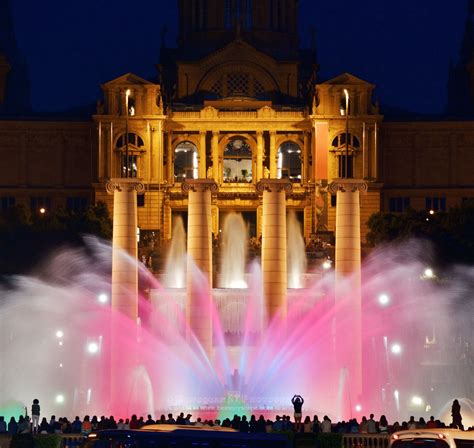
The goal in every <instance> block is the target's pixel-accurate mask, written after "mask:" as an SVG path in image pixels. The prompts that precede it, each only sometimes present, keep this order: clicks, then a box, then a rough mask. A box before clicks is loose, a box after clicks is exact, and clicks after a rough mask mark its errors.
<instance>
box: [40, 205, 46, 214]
mask: <svg viewBox="0 0 474 448" xmlns="http://www.w3.org/2000/svg"><path fill="white" fill-rule="evenodd" d="M39 212H40V213H41V214H42V215H44V214H45V213H46V209H45V208H44V207H41V208H40V209H39Z"/></svg>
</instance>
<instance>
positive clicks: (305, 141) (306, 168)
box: [301, 132, 311, 183]
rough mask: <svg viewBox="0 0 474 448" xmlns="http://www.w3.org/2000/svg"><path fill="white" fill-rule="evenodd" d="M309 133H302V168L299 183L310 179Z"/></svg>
mask: <svg viewBox="0 0 474 448" xmlns="http://www.w3.org/2000/svg"><path fill="white" fill-rule="evenodd" d="M310 137H311V134H310V133H309V132H305V133H304V134H303V170H302V173H301V177H302V179H301V183H306V182H308V181H309V180H310V177H309V153H310V151H311V138H310Z"/></svg>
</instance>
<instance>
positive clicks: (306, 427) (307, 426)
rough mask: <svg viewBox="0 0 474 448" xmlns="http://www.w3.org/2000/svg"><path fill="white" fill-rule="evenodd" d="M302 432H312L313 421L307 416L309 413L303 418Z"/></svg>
mask: <svg viewBox="0 0 474 448" xmlns="http://www.w3.org/2000/svg"><path fill="white" fill-rule="evenodd" d="M303 432H306V433H309V432H313V423H312V421H311V419H310V418H309V415H307V416H306V417H305V419H304V422H303Z"/></svg>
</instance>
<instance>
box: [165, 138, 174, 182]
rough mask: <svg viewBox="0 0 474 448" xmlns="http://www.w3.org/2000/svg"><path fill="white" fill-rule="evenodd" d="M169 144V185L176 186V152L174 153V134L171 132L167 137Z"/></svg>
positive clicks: (167, 161)
mask: <svg viewBox="0 0 474 448" xmlns="http://www.w3.org/2000/svg"><path fill="white" fill-rule="evenodd" d="M166 143H167V154H166V164H167V166H166V178H167V179H168V184H169V185H173V184H174V160H173V159H174V157H173V156H174V151H173V134H172V133H171V131H169V132H168V134H167V135H166Z"/></svg>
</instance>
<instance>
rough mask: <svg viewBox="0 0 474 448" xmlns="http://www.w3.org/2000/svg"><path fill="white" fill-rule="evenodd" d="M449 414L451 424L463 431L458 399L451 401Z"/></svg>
mask: <svg viewBox="0 0 474 448" xmlns="http://www.w3.org/2000/svg"><path fill="white" fill-rule="evenodd" d="M451 416H452V417H453V423H451V426H452V427H453V428H458V429H461V430H463V431H464V425H463V424H462V416H461V405H460V404H459V401H458V400H454V401H453V405H452V407H451Z"/></svg>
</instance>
